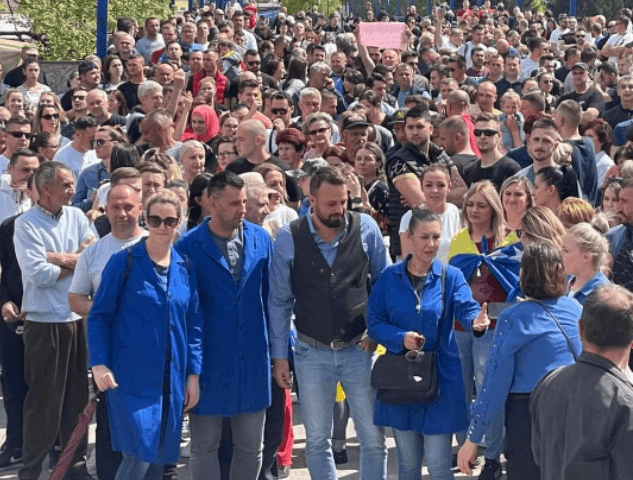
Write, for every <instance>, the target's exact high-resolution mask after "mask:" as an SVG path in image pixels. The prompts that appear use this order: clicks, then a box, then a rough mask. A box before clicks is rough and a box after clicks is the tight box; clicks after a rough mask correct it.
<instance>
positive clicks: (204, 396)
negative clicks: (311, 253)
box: [176, 171, 287, 480]
mask: <svg viewBox="0 0 633 480" xmlns="http://www.w3.org/2000/svg"><path fill="white" fill-rule="evenodd" d="M203 201H204V202H205V207H206V208H208V209H209V211H210V212H211V219H210V220H206V221H204V222H203V223H202V224H201V225H199V226H198V227H197V228H195V229H193V230H190V231H189V232H187V233H186V234H185V235H184V236H183V237H182V238H181V239H180V241H179V242H178V244H177V245H176V248H177V249H178V250H179V252H181V253H182V254H184V255H187V257H189V259H190V261H191V264H192V266H193V267H194V269H195V271H196V278H197V283H198V295H199V297H200V306H201V307H202V311H203V312H204V344H203V349H204V350H203V358H204V360H203V365H202V373H201V374H200V402H199V403H198V405H197V406H196V407H195V408H194V409H193V410H192V413H191V415H190V425H191V476H192V478H193V480H202V479H208V478H212V479H219V478H220V466H219V462H218V447H219V445H220V439H221V437H222V420H223V418H225V417H228V418H230V421H231V430H232V436H233V459H232V463H231V473H230V477H229V478H230V480H256V479H257V478H258V475H259V472H260V469H261V465H262V448H263V435H264V421H265V416H266V409H267V408H268V406H269V405H270V402H271V393H270V382H271V377H270V356H269V354H268V321H267V309H266V300H267V298H266V295H267V292H268V271H269V264H270V261H271V259H272V242H271V240H270V236H269V234H268V233H267V232H266V231H265V230H264V229H262V228H261V227H259V226H257V225H255V224H252V223H250V222H247V221H244V215H245V213H246V207H245V204H246V191H245V189H244V180H242V179H241V178H240V177H239V176H237V175H235V174H234V173H232V172H228V171H224V172H220V173H218V174H216V175H214V176H213V178H212V179H211V180H210V181H209V184H208V186H207V189H206V195H204V200H203ZM286 348H287V346H286Z"/></svg>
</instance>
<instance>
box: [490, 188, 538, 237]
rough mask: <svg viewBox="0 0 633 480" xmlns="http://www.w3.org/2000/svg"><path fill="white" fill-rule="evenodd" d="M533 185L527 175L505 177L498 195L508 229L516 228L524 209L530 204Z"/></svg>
mask: <svg viewBox="0 0 633 480" xmlns="http://www.w3.org/2000/svg"><path fill="white" fill-rule="evenodd" d="M533 189H534V186H533V185H532V182H531V181H530V180H529V179H528V178H527V177H520V176H513V177H510V178H507V179H506V181H505V182H503V185H501V190H500V193H499V195H500V196H501V204H502V205H503V212H504V213H505V219H506V225H507V227H508V228H509V229H510V230H514V231H516V230H518V228H519V226H520V225H521V219H522V218H523V215H524V214H525V211H526V210H527V209H528V208H530V207H531V206H532V190H533Z"/></svg>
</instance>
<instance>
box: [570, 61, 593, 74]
mask: <svg viewBox="0 0 633 480" xmlns="http://www.w3.org/2000/svg"><path fill="white" fill-rule="evenodd" d="M574 68H582V69H583V70H586V71H587V72H588V71H589V65H587V64H586V63H585V62H578V63H577V64H576V65H574V66H573V67H571V69H572V70H573V69H574Z"/></svg>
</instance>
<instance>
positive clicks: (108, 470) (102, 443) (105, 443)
mask: <svg viewBox="0 0 633 480" xmlns="http://www.w3.org/2000/svg"><path fill="white" fill-rule="evenodd" d="M106 402H107V394H106V395H103V394H102V395H101V398H100V400H99V403H97V436H96V437H97V438H96V442H95V455H96V460H97V477H98V478H99V480H114V477H115V476H116V472H117V470H118V469H119V465H121V461H122V460H123V455H122V454H121V452H115V451H114V450H112V441H111V439H110V422H109V421H108V404H107V403H106Z"/></svg>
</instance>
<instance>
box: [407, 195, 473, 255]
mask: <svg viewBox="0 0 633 480" xmlns="http://www.w3.org/2000/svg"><path fill="white" fill-rule="evenodd" d="M411 215H412V213H411V210H409V211H408V212H407V213H405V214H404V215H403V216H402V218H401V219H400V233H401V234H402V233H405V232H406V231H407V230H408V229H409V222H410V221H411ZM439 217H440V223H441V225H442V236H441V237H440V248H439V250H438V251H437V257H435V258H436V259H437V260H439V261H440V262H442V264H443V265H447V264H448V251H449V249H450V247H451V240H452V239H453V236H455V234H456V233H457V232H459V231H460V230H461V229H462V216H461V214H460V212H459V208H457V207H456V206H455V205H454V204H452V203H447V204H446V210H445V211H444V213H442V214H440V215H439Z"/></svg>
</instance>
